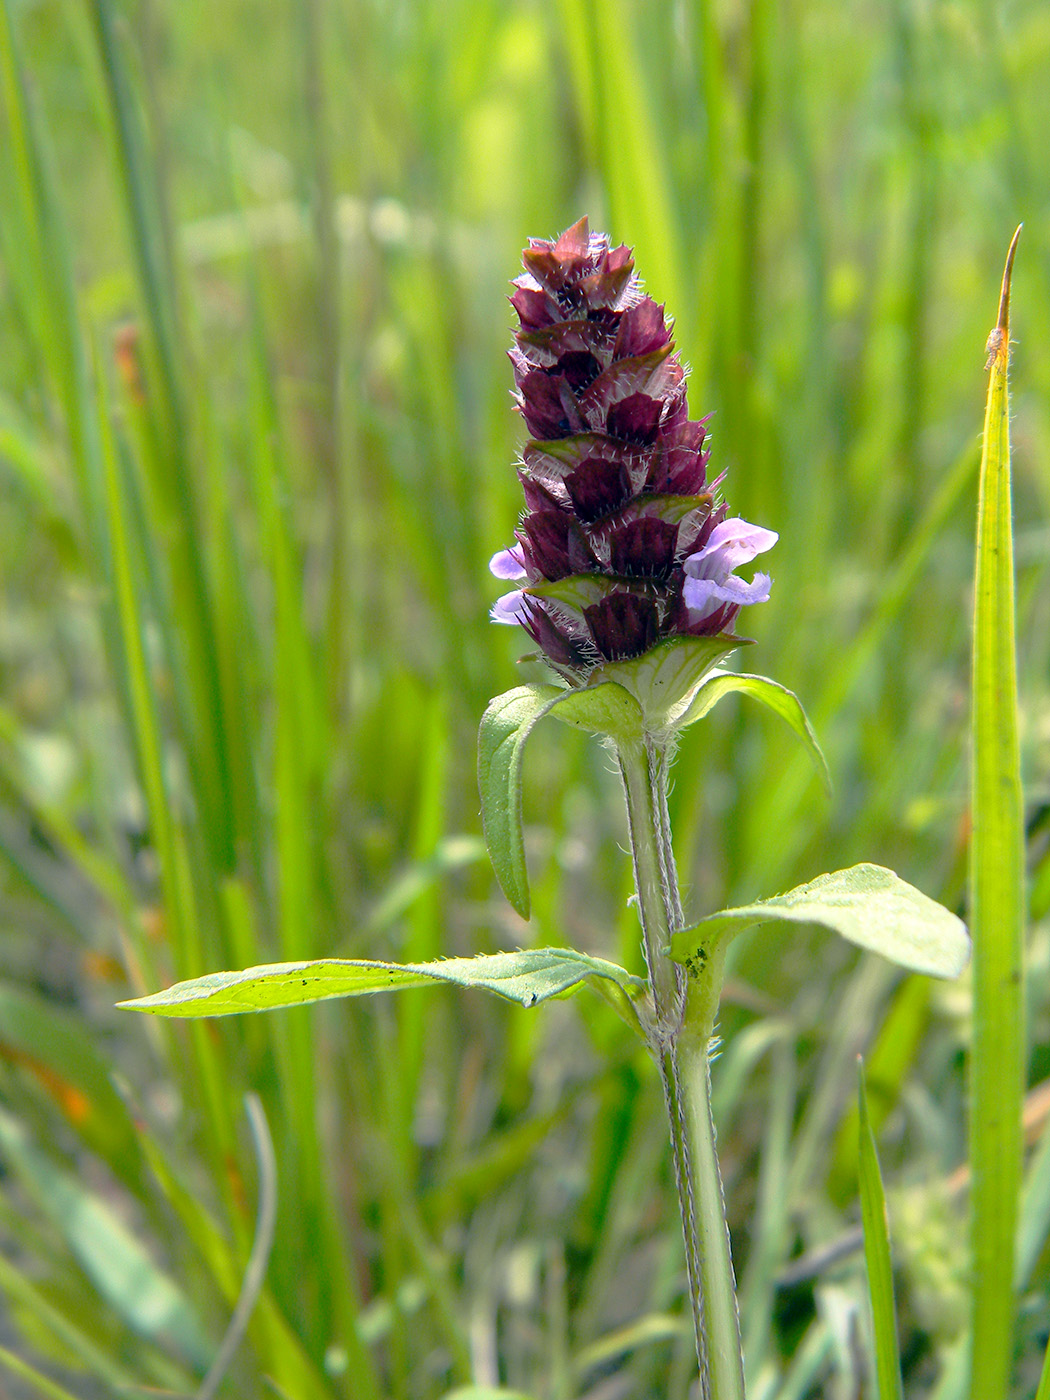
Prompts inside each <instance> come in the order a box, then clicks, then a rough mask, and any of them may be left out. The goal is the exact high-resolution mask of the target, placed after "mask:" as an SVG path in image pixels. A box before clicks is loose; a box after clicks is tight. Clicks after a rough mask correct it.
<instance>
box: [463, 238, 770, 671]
mask: <svg viewBox="0 0 1050 1400" xmlns="http://www.w3.org/2000/svg"><path fill="white" fill-rule="evenodd" d="M523 261H524V265H525V272H524V274H523V275H522V276H520V277H518V278H517V280H516V281H515V283H514V286H515V291H514V295H513V296H512V297H511V299H510V300H511V304H512V306H513V307H514V309H515V311H516V312H517V314H518V320H519V323H520V324H519V329H518V331H517V332H516V334H515V337H514V347H513V349H512V350H511V352H510V358H511V363H512V365H513V367H514V382H515V386H516V393H515V403H516V406H517V409H518V411H519V412H520V413H521V415H522V417H523V418H524V420H525V426H526V428H527V429H528V431H529V435H530V436H529V440H528V442H527V443H526V444H525V448H524V451H523V454H522V461H521V464H520V466H519V469H518V476H519V478H520V480H521V484H522V488H523V490H524V494H525V507H526V508H525V512H524V514H523V515H522V517H521V520H520V522H519V525H518V529H517V531H516V532H515V543H514V544H513V545H512V546H511V547H510V548H509V549H503V550H500V552H499V553H498V554H496V555H494V556H493V558H492V561H491V564H490V566H489V567H490V568H491V570H492V572H493V573H494V574H495V575H496V577H497V578H501V579H506V580H508V581H509V580H513V581H517V582H519V583H520V585H521V586H520V587H518V588H516V589H515V590H514V591H513V592H512V593H507V594H505V595H504V596H503V597H502V598H500V599H499V600H498V602H497V603H496V604H495V606H494V607H493V609H492V618H493V621H495V622H506V623H514V624H516V625H518V626H521V627H524V628H525V630H526V631H527V632H528V633H529V634H530V636H532V637H533V638H534V640H535V641H536V642H537V643H538V644H539V646H540V647H541V649H542V650H543V652H544V654H545V655H546V657H547V658H548V660H549V661H550V662H551V663H552V664H553V665H554V666H555V667H556V668H557V669H558V670H560V671H561V672H562V673H563V674H565V675H566V676H567V678H568V679H570V680H572V681H574V682H581V681H583V680H585V679H586V677H587V675H588V674H589V673H590V671H591V670H593V668H594V667H595V666H599V665H601V664H602V663H603V662H607V661H620V660H625V659H627V658H630V657H635V656H641V655H642V654H643V653H644V652H646V651H648V650H649V648H650V647H652V646H653V645H655V644H656V643H657V642H659V641H662V640H663V639H665V638H668V637H676V636H695V637H704V636H717V635H732V626H733V622H734V620H735V618H736V615H737V613H738V612H739V611H740V609H741V607H743V606H745V605H746V604H749V603H761V602H765V601H766V600H767V599H768V597H769V587H770V580H769V577H768V575H766V574H762V573H759V574H756V575H755V577H754V579H753V580H752V581H751V582H750V583H748V582H747V581H745V580H744V579H741V578H738V577H737V576H736V574H735V570H736V569H737V568H738V567H740V566H741V565H742V564H747V563H749V562H750V561H751V560H752V559H754V558H755V556H756V555H758V554H762V553H764V552H765V551H766V550H767V549H770V548H772V546H773V545H774V544H775V543H776V539H777V536H776V535H775V534H774V533H773V531H771V530H764V529H762V528H761V527H760V526H757V525H749V524H748V523H747V522H746V521H744V520H736V519H727V518H726V516H727V513H728V508H727V506H726V504H725V502H724V501H722V499H721V496H720V492H719V490H718V488H719V486H720V485H721V478H718V479H717V480H716V481H714V482H712V483H710V484H708V481H707V464H708V458H709V455H710V454H709V452H708V451H707V450H706V449H705V446H704V439H705V435H706V421H705V420H700V421H697V420H690V418H689V410H688V405H687V404H686V394H685V388H686V385H685V381H686V372H685V369H684V368H683V367H682V364H681V362H680V360H679V358H678V355H677V354H676V353H675V350H674V342H673V340H672V339H671V332H670V329H669V326H668V324H667V319H666V317H665V315H664V309H663V307H662V306H659V305H657V303H656V302H655V301H653V300H652V298H651V297H648V296H646V295H645V293H644V292H643V290H642V287H641V283H640V282H639V280H638V278H637V276H636V275H635V271H634V261H633V258H632V257H631V252H630V249H628V248H627V247H625V246H620V247H618V248H612V247H610V244H609V240H608V238H607V237H606V236H605V234H601V233H590V232H589V230H588V225H587V220H586V219H581V220H580V222H579V223H577V224H574V225H573V227H572V228H570V229H567V230H566V231H565V233H563V234H562V235H561V237H560V238H558V239H557V240H556V241H553V242H551V241H547V240H545V239H532V240H530V242H529V246H528V247H527V248H526V249H525V252H524V255H523Z"/></svg>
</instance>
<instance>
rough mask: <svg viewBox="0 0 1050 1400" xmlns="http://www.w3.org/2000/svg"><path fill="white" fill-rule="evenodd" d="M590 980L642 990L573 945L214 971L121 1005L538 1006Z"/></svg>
mask: <svg viewBox="0 0 1050 1400" xmlns="http://www.w3.org/2000/svg"><path fill="white" fill-rule="evenodd" d="M589 977H595V978H603V979H605V980H607V981H610V982H612V983H614V984H615V985H616V986H617V987H619V988H620V989H621V991H622V993H623V996H624V998H629V997H630V996H631V995H632V994H637V993H639V992H641V991H642V990H643V989H644V983H643V982H641V981H640V979H639V978H637V977H632V976H631V974H630V973H629V972H625V971H624V969H623V968H622V967H618V966H617V965H616V964H615V963H610V962H606V961H605V960H604V959H603V958H590V957H587V956H586V955H585V954H584V953H577V952H575V951H574V950H573V949H571V948H533V949H526V950H523V951H521V952H517V953H489V954H485V955H483V956H481V957H477V958H445V959H443V960H442V961H439V962H427V963H389V962H367V961H361V960H356V959H343V958H321V959H315V960H313V961H310V962H293V963H270V964H268V965H265V966H262V967H249V968H245V969H244V970H243V971H241V972H212V973H209V974H208V975H207V976H206V977H195V978H193V979H192V981H189V982H177V983H176V984H175V986H174V987H169V988H168V989H167V990H166V991H163V992H154V993H153V994H152V995H151V996H146V997H138V998H136V999H135V1000H134V1001H122V1002H120V1003H119V1005H120V1006H121V1007H123V1008H125V1009H126V1010H130V1011H150V1012H153V1013H154V1014H155V1015H158V1016H232V1015H234V1014H236V1013H237V1012H241V1011H268V1010H271V1009H273V1008H275V1007H280V1006H301V1005H302V1004H303V1003H304V1002H310V1001H326V1000H328V999H329V998H331V997H355V996H363V995H365V994H367V993H369V992H392V991H399V990H400V989H401V988H403V987H425V986H428V985H433V984H434V983H436V982H448V983H452V984H453V985H454V986H457V987H481V988H483V989H484V990H485V991H488V992H496V993H497V995H499V996H501V997H506V999H507V1000H508V1001H515V1002H517V1003H518V1004H519V1005H520V1006H536V1005H537V1004H538V1003H539V1002H541V1001H548V1000H549V999H550V998H551V997H556V996H561V995H562V994H563V993H565V992H570V991H572V990H574V989H575V988H576V987H578V986H580V985H581V984H582V983H583V982H585V981H586V980H587V979H588V978H589Z"/></svg>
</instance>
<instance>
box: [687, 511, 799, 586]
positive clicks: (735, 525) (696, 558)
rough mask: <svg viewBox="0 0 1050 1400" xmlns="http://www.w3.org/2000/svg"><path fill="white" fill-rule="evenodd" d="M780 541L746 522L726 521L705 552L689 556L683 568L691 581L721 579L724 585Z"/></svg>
mask: <svg viewBox="0 0 1050 1400" xmlns="http://www.w3.org/2000/svg"><path fill="white" fill-rule="evenodd" d="M779 538H780V536H779V535H778V534H777V532H776V531H775V530H765V529H763V527H762V526H761V525H749V524H748V522H747V521H746V520H740V519H733V520H723V521H722V523H721V524H720V525H716V526H715V528H714V529H713V530H712V531H711V534H710V535H709V536H708V540H707V543H706V544H705V545H704V547H703V549H701V550H698V551H697V553H696V554H690V555H689V557H688V558H687V559H685V560H684V561H683V563H682V567H683V568H684V569H685V572H686V573H687V574H688V575H689V576H690V577H691V578H695V579H718V580H719V581H720V582H721V581H722V580H723V579H724V578H726V577H727V576H728V575H729V574H731V573H732V572H733V570H734V569H737V568H739V567H740V565H741V564H747V563H749V562H750V561H751V560H752V559H754V557H755V555H756V554H764V553H765V552H766V550H767V549H772V548H773V546H774V545H775V544H776V542H777V540H778V539H779ZM756 601H757V600H756Z"/></svg>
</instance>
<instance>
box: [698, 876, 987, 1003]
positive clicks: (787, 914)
mask: <svg viewBox="0 0 1050 1400" xmlns="http://www.w3.org/2000/svg"><path fill="white" fill-rule="evenodd" d="M775 922H781V923H789V924H820V925H821V926H822V927H823V928H829V929H831V930H832V932H833V933H839V934H841V935H842V937H843V938H846V939H848V940H849V942H850V943H856V944H857V946H858V947H859V948H866V949H868V950H869V951H870V952H873V953H881V954H882V956H883V957H884V958H889V959H890V961H891V962H895V963H899V964H900V966H901V967H906V968H908V969H910V970H911V971H912V972H925V973H927V974H928V975H929V976H931V977H957V976H958V975H959V973H960V972H961V971H962V970H963V968H964V967H965V966H966V961H967V959H968V957H969V956H970V939H969V936H968V934H967V932H966V926H965V925H964V924H963V922H962V920H961V919H958V918H956V916H955V915H954V914H952V913H949V911H948V910H947V909H945V908H944V907H943V906H942V905H940V904H938V903H937V902H936V900H933V899H930V898H928V897H927V896H926V895H924V894H922V893H921V892H920V891H919V890H917V889H915V888H914V886H912V885H909V884H907V883H906V882H905V881H904V880H902V879H901V878H900V877H899V876H898V875H895V874H894V873H893V871H892V870H886V869H885V868H884V867H883V866H881V865H854V866H851V867H850V868H849V870H836V871H833V872H832V873H830V874H828V875H818V877H817V878H816V879H815V880H810V881H809V882H808V884H805V885H799V886H797V888H795V889H793V890H789V891H788V893H787V894H778V895H774V896H773V898H772V899H759V900H756V901H755V903H754V904H745V905H742V906H741V907H740V908H738V909H722V910H720V911H719V912H718V913H717V914H710V915H708V917H707V918H706V919H701V920H700V922H699V923H698V924H696V925H695V926H694V927H693V928H689V929H682V930H680V931H679V932H678V933H676V934H675V936H674V939H673V940H672V943H671V956H672V957H673V958H674V959H675V961H676V962H680V963H685V964H686V965H687V966H688V964H689V963H690V962H691V961H692V960H693V959H695V958H698V957H699V958H701V959H702V958H705V957H706V956H707V955H708V954H709V953H710V950H711V948H712V947H713V946H714V945H715V944H717V943H719V942H720V941H721V940H722V938H723V936H724V935H725V934H727V933H734V934H735V933H740V932H742V931H743V930H744V929H745V928H751V927H753V926H754V925H755V924H765V923H775Z"/></svg>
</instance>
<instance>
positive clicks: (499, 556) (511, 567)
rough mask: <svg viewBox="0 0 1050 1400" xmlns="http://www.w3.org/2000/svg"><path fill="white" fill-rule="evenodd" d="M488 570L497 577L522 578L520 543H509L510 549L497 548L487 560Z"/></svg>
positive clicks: (522, 559) (523, 574)
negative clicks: (497, 550)
mask: <svg viewBox="0 0 1050 1400" xmlns="http://www.w3.org/2000/svg"><path fill="white" fill-rule="evenodd" d="M489 570H490V572H491V573H494V574H495V575H496V577H497V578H524V577H525V559H524V556H523V555H522V552H521V545H520V544H515V545H511V547H510V549H501V550H499V552H498V553H496V554H494V555H493V556H492V558H491V559H490V560H489ZM501 620H502V619H501Z"/></svg>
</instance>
